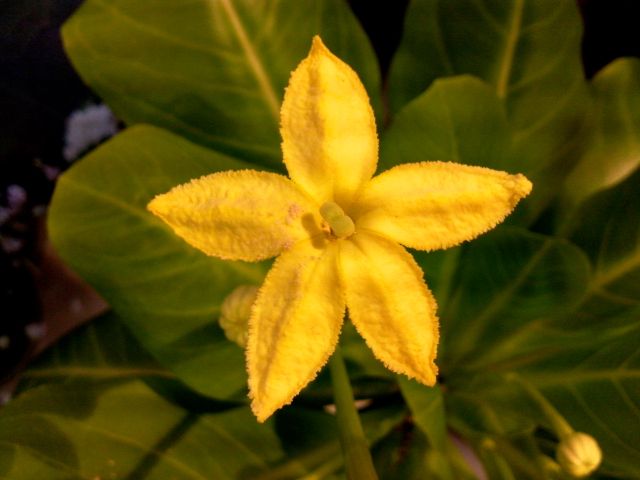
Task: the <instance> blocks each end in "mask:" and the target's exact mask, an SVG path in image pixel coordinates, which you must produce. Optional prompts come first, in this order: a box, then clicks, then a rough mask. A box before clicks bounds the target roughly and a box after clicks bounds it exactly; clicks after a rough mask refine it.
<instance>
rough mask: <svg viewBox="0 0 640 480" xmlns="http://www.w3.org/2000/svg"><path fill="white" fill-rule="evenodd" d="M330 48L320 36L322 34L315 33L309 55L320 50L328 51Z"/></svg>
mask: <svg viewBox="0 0 640 480" xmlns="http://www.w3.org/2000/svg"><path fill="white" fill-rule="evenodd" d="M327 51H329V49H328V48H327V46H326V45H325V44H324V42H323V41H322V38H320V35H314V36H313V40H312V41H311V50H310V51H309V55H311V54H313V53H318V52H327Z"/></svg>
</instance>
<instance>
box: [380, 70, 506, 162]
mask: <svg viewBox="0 0 640 480" xmlns="http://www.w3.org/2000/svg"><path fill="white" fill-rule="evenodd" d="M510 146H511V136H510V131H509V129H508V125H507V118H506V114H505V111H504V108H503V105H502V102H501V101H500V99H499V98H498V97H497V96H496V95H495V92H494V91H493V90H492V89H491V87H489V86H488V85H487V84H486V83H484V82H482V81H481V80H479V79H477V78H475V77H471V76H468V75H464V76H458V77H453V78H444V79H439V80H436V81H435V82H434V83H433V84H432V85H431V86H430V87H429V88H428V89H427V90H426V91H425V92H424V93H423V94H421V95H419V96H418V97H417V98H415V99H414V100H413V101H411V102H410V103H409V104H408V105H407V106H406V107H405V108H403V109H402V111H400V112H399V113H398V115H397V116H396V118H395V120H394V122H393V123H392V124H391V126H390V127H389V128H388V129H387V130H386V131H385V132H384V133H383V135H382V140H381V144H380V163H381V170H382V169H387V168H389V167H391V166H393V165H396V164H398V163H413V162H420V161H426V160H451V161H455V162H459V163H465V164H468V165H480V166H485V167H489V168H496V169H501V170H504V169H507V168H508V167H513V165H512V163H513V162H511V161H510V160H511V159H510V158H509V149H510Z"/></svg>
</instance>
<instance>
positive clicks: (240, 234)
mask: <svg viewBox="0 0 640 480" xmlns="http://www.w3.org/2000/svg"><path fill="white" fill-rule="evenodd" d="M148 209H149V210H150V211H151V212H152V213H154V214H155V215H157V216H158V217H160V218H161V219H162V220H164V221H165V222H166V223H168V224H169V225H170V226H171V228H173V230H174V231H175V232H176V233H177V234H178V235H179V236H180V237H182V238H183V239H184V240H186V241H187V242H188V243H189V244H191V245H193V246H194V247H196V248H199V249H200V250H202V251H203V252H205V253H206V254H208V255H213V256H216V257H220V258H224V259H230V260H247V261H257V260H263V259H265V258H270V257H273V256H275V255H278V254H279V253H280V252H282V251H283V250H287V249H289V248H291V247H292V246H293V245H294V244H295V243H296V242H298V241H299V240H301V239H307V238H309V237H311V236H313V235H317V234H318V233H319V232H320V230H318V228H319V227H318V225H320V223H319V222H320V218H319V216H318V213H317V210H318V206H317V205H315V203H314V202H313V201H312V200H310V199H309V198H308V197H307V196H306V195H305V194H304V193H303V192H302V191H300V190H299V189H298V187H296V185H295V184H294V183H293V182H291V181H290V180H289V179H288V178H286V177H284V176H282V175H276V174H274V173H267V172H257V171H254V170H239V171H228V172H220V173H214V174H213V175H207V176H205V177H202V178H199V179H196V180H192V181H191V182H189V183H186V184H184V185H179V186H177V187H175V188H173V189H172V190H170V191H169V192H167V193H165V194H163V195H158V196H157V197H155V198H154V199H153V200H152V201H151V202H150V203H149V205H148Z"/></svg>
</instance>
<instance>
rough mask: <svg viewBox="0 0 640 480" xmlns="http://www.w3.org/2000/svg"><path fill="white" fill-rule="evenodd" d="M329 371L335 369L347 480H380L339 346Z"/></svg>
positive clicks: (334, 388)
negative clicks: (374, 466)
mask: <svg viewBox="0 0 640 480" xmlns="http://www.w3.org/2000/svg"><path fill="white" fill-rule="evenodd" d="M329 369H330V370H331V383H332V384H333V398H334V401H335V403H336V420H337V422H338V430H339V432H340V444H341V445H342V453H343V455H344V462H345V466H346V471H347V478H348V479H350V480H378V475H377V474H376V471H375V469H374V468H373V460H371V453H370V452H369V445H368V443H367V438H366V437H365V436H364V431H363V430H362V424H361V423H360V417H359V416H358V410H356V406H355V403H354V399H353V390H352V389H351V383H350V382H349V375H348V374H347V369H346V367H345V365H344V360H343V359H342V353H341V352H340V348H339V347H338V348H336V351H335V353H334V354H333V356H332V357H331V360H329Z"/></svg>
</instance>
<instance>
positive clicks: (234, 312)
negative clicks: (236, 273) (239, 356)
mask: <svg viewBox="0 0 640 480" xmlns="http://www.w3.org/2000/svg"><path fill="white" fill-rule="evenodd" d="M257 295H258V287H256V286H255V285H240V286H239V287H237V288H236V289H235V290H233V291H232V292H231V293H230V294H229V295H227V297H226V298H225V299H224V301H223V302H222V305H221V306H220V319H219V322H220V327H222V330H224V334H225V336H226V337H227V338H228V339H229V340H231V341H232V342H235V343H237V344H238V345H240V346H241V347H243V348H244V347H245V345H246V344H247V334H248V330H249V317H250V316H251V307H252V306H253V303H254V302H255V301H256V297H257Z"/></svg>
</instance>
